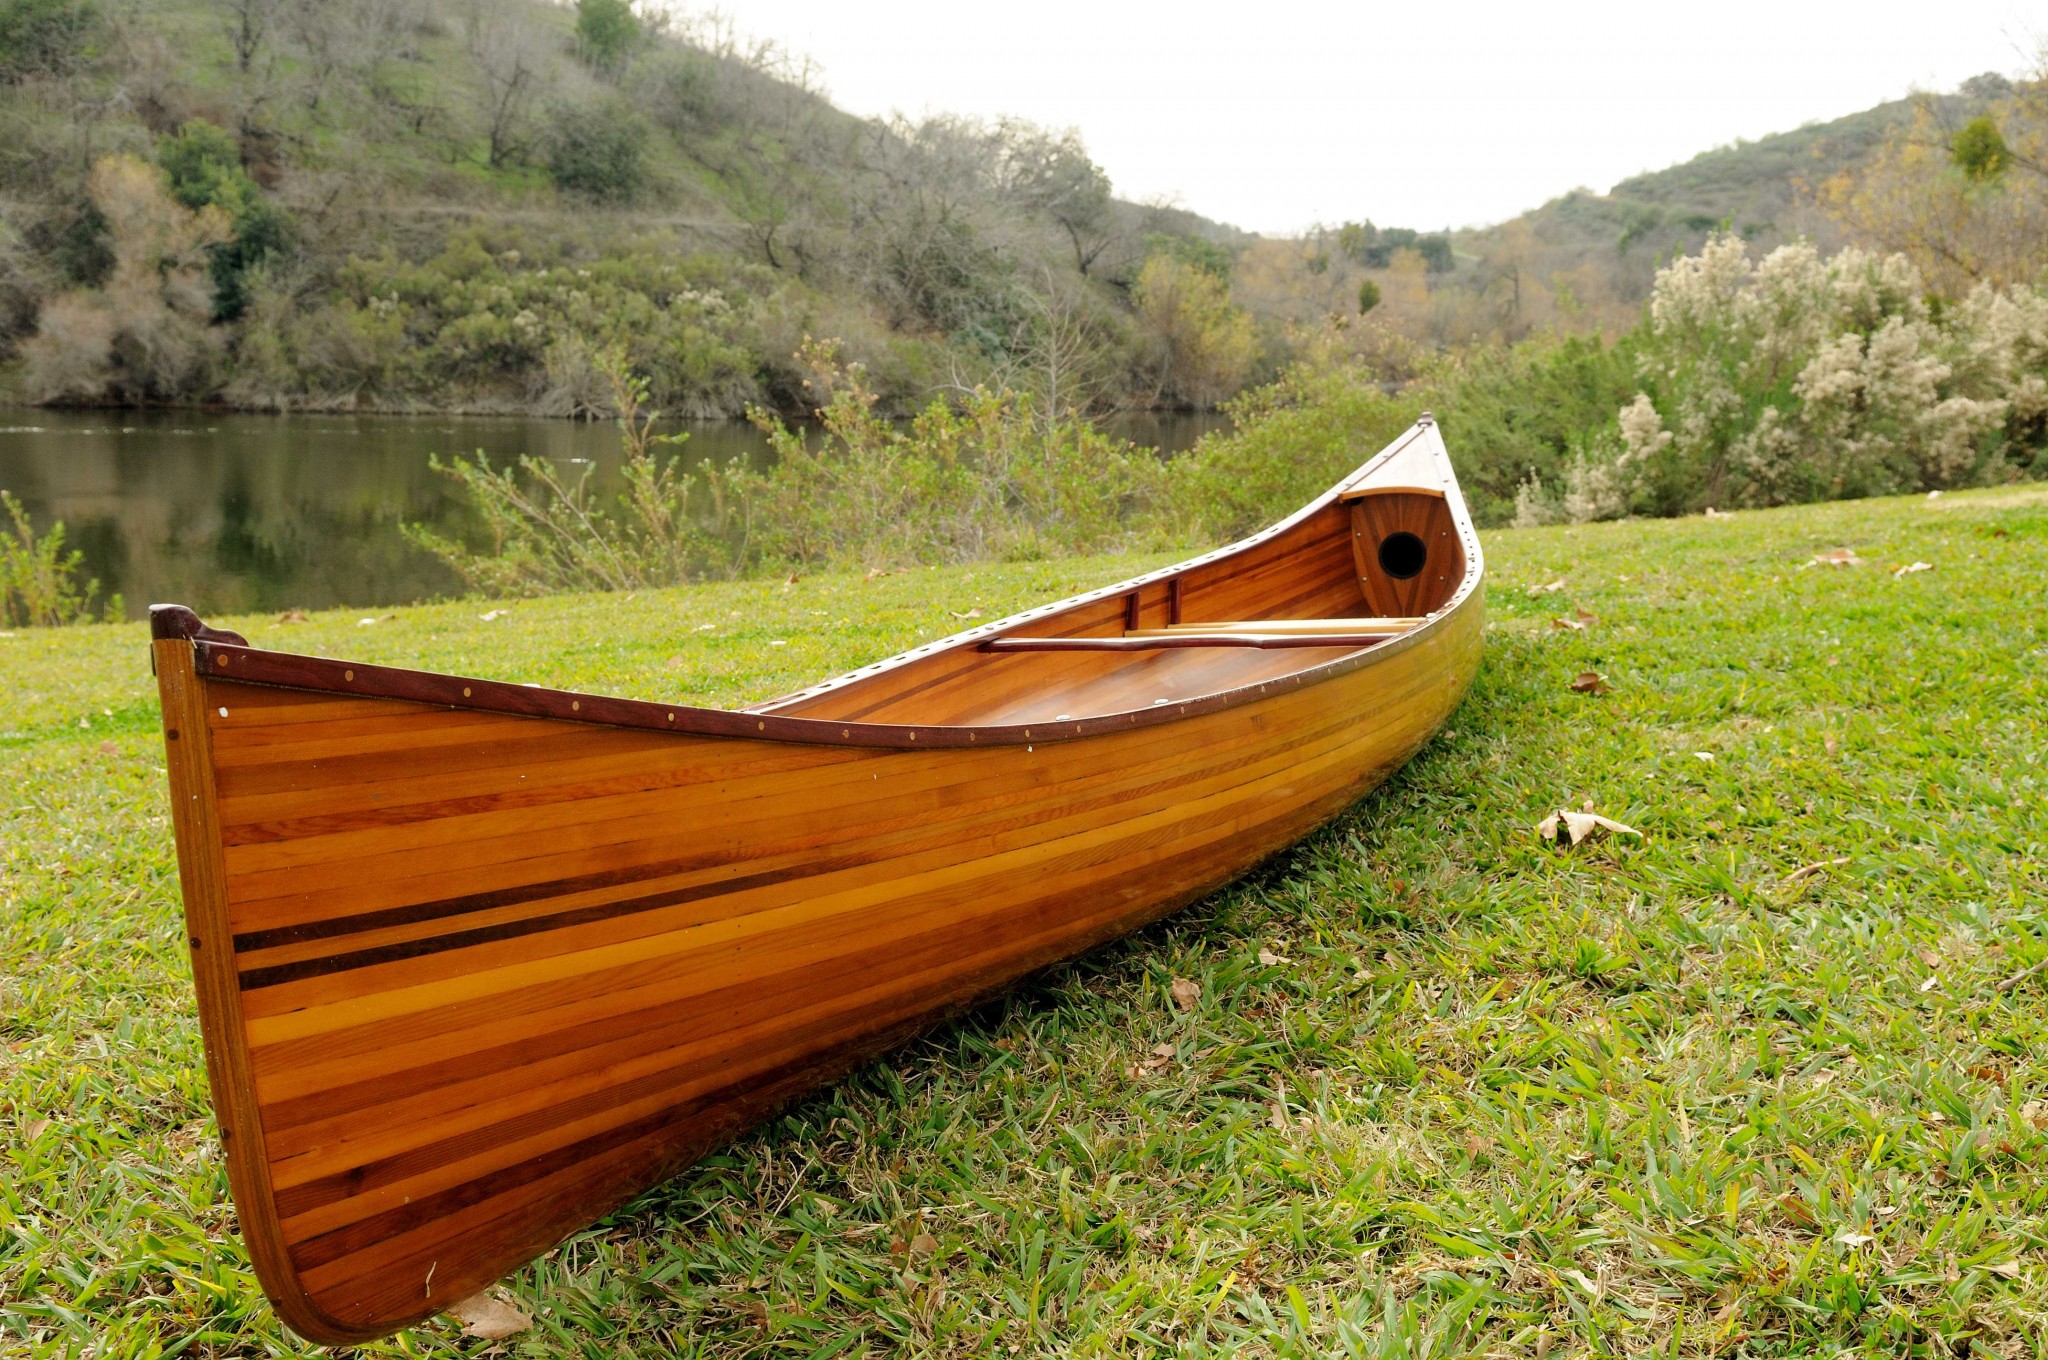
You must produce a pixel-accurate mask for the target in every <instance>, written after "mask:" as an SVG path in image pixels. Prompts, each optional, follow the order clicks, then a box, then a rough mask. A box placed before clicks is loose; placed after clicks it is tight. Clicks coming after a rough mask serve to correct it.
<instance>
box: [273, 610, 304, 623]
mask: <svg viewBox="0 0 2048 1360" xmlns="http://www.w3.org/2000/svg"><path fill="white" fill-rule="evenodd" d="M277 621H278V622H279V623H304V622H305V621H306V611H305V610H303V609H287V610H285V611H284V613H282V614H279V615H278V616H277Z"/></svg>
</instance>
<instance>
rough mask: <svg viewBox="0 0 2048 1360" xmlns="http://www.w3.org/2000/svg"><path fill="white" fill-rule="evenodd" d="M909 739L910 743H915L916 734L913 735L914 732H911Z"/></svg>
mask: <svg viewBox="0 0 2048 1360" xmlns="http://www.w3.org/2000/svg"><path fill="white" fill-rule="evenodd" d="M910 739H911V740H912V741H916V740H917V733H915V732H912V733H911V734H910Z"/></svg>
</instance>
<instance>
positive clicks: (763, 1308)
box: [739, 1299, 768, 1332]
mask: <svg viewBox="0 0 2048 1360" xmlns="http://www.w3.org/2000/svg"><path fill="white" fill-rule="evenodd" d="M739 1310H740V1312H741V1314H742V1315H744V1316H745V1318H746V1319H747V1321H749V1322H751V1323H753V1324H754V1325H755V1326H756V1327H758V1328H760V1329H761V1330H762V1331H764V1332H765V1331H767V1330H768V1305H767V1304H766V1303H763V1302H762V1301H761V1300H760V1299H741V1300H740V1302H739Z"/></svg>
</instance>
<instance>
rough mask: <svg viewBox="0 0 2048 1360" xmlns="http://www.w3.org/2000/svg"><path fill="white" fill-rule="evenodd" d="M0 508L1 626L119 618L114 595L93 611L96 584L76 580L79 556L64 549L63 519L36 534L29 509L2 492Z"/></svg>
mask: <svg viewBox="0 0 2048 1360" xmlns="http://www.w3.org/2000/svg"><path fill="white" fill-rule="evenodd" d="M0 510H4V511H6V514H7V518H8V520H9V524H8V525H7V527H6V529H5V530H0V623H4V624H6V625H7V626H8V627H9V628H17V627H23V626H33V627H55V626H57V625H61V624H67V623H90V622H91V621H92V620H94V619H95V618H100V617H105V618H109V619H118V618H120V617H121V597H120V596H119V595H115V596H111V597H110V598H108V599H107V600H106V601H105V603H104V605H103V606H102V607H101V608H98V609H96V608H94V605H93V597H94V596H96V595H98V594H99V591H100V583H99V582H98V581H97V580H87V581H81V580H79V575H80V572H79V567H80V564H81V562H82V561H83V557H82V555H81V554H79V553H77V552H75V551H74V552H66V551H65V550H64V522H63V521H62V520H59V521H58V522H57V523H55V524H53V525H51V526H50V531H49V532H48V533H46V534H40V535H39V534H37V533H36V531H35V526H33V525H32V524H30V523H29V518H28V510H27V509H26V508H25V507H24V506H23V505H22V503H21V502H20V501H18V500H16V499H15V498H14V496H13V495H12V494H11V493H9V492H6V491H0Z"/></svg>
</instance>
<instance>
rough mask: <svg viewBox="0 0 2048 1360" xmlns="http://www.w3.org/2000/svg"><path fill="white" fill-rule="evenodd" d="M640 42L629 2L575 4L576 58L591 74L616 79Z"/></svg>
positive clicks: (583, 0) (589, 0)
mask: <svg viewBox="0 0 2048 1360" xmlns="http://www.w3.org/2000/svg"><path fill="white" fill-rule="evenodd" d="M643 40H644V35H643V34H642V32H641V28H640V18H639V16H638V15H636V14H634V13H633V6H632V3H631V0H576V55H577V56H579V57H581V58H582V59H583V61H584V63H585V64H586V65H588V66H589V67H590V69H592V70H593V71H597V72H599V73H600V74H603V75H606V76H610V77H612V78H614V79H616V78H617V77H618V75H619V74H620V73H621V72H622V71H624V70H625V69H626V64H627V63H628V62H630V61H631V60H632V59H633V54H634V53H635V52H637V51H639V50H640V46H641V43H642V42H643Z"/></svg>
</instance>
